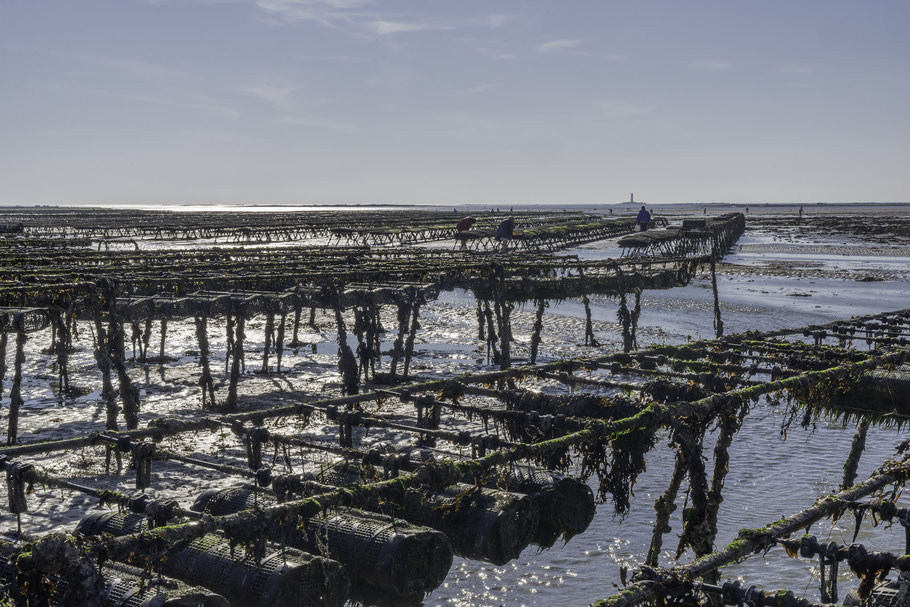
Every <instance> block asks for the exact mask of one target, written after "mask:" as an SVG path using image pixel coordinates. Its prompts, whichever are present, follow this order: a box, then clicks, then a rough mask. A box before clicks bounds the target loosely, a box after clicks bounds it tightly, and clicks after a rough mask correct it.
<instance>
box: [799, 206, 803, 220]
mask: <svg viewBox="0 0 910 607" xmlns="http://www.w3.org/2000/svg"><path fill="white" fill-rule="evenodd" d="M799 218H800V219H802V218H803V208H802V207H799Z"/></svg>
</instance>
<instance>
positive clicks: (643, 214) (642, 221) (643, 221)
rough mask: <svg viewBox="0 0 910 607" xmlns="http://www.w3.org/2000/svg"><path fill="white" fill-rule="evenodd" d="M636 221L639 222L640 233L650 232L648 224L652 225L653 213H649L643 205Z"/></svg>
mask: <svg viewBox="0 0 910 607" xmlns="http://www.w3.org/2000/svg"><path fill="white" fill-rule="evenodd" d="M635 221H637V222H638V229H639V231H641V232H646V231H647V230H648V224H649V223H651V213H649V212H648V209H646V208H645V205H641V210H640V211H639V212H638V217H636V218H635Z"/></svg>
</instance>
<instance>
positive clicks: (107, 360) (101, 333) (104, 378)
mask: <svg viewBox="0 0 910 607" xmlns="http://www.w3.org/2000/svg"><path fill="white" fill-rule="evenodd" d="M94 322H95V352H94V354H95V363H96V364H97V365H98V369H100V370H101V397H102V398H103V399H104V403H105V410H106V411H107V415H106V417H105V426H104V427H105V428H106V429H107V430H116V429H117V415H118V414H119V413H120V407H119V406H118V405H117V392H116V391H115V390H114V384H113V383H112V382H111V368H112V367H113V364H114V363H113V361H112V360H111V349H110V340H109V339H108V336H107V329H105V327H104V322H103V319H102V317H101V309H100V308H98V309H96V310H95V314H94Z"/></svg>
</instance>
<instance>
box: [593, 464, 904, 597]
mask: <svg viewBox="0 0 910 607" xmlns="http://www.w3.org/2000/svg"><path fill="white" fill-rule="evenodd" d="M908 478H910V463H908V462H907V461H906V460H905V461H902V462H900V463H889V464H885V466H883V467H882V468H880V469H879V470H877V471H876V472H875V473H873V474H872V476H870V477H869V478H868V479H867V480H866V481H864V482H862V483H860V484H858V485H854V486H853V487H850V488H849V489H847V490H845V491H841V492H840V493H837V494H833V495H825V496H823V497H820V498H819V499H817V500H816V501H815V504H814V505H813V506H811V507H810V508H807V509H805V510H802V511H800V512H798V513H796V514H793V515H791V516H788V517H786V518H783V519H781V520H779V521H776V522H774V523H772V524H770V525H768V526H767V527H760V528H757V529H743V530H741V531H740V532H739V533H738V534H737V536H736V539H734V540H733V541H732V542H730V543H729V544H727V545H726V546H725V547H724V548H722V549H720V550H718V551H716V552H712V553H711V554H707V555H705V556H702V557H701V558H699V559H697V560H695V561H694V562H692V563H690V564H688V565H681V566H678V567H672V568H669V569H659V570H656V571H654V572H653V573H650V574H644V575H643V576H642V577H643V579H640V580H636V581H633V583H632V584H630V585H628V586H627V587H626V588H624V589H623V590H621V591H620V592H618V593H616V594H614V595H613V596H611V597H609V598H607V599H603V600H599V601H596V602H594V603H593V604H592V607H635V606H638V605H642V604H653V602H654V601H659V600H661V598H662V597H665V596H667V595H668V594H671V593H673V592H674V591H675V590H677V589H679V588H680V587H681V586H684V585H685V584H687V583H688V581H689V580H694V579H697V578H702V577H705V576H706V575H709V574H711V573H712V572H716V571H717V570H718V569H720V568H721V567H725V566H727V565H730V564H732V563H736V562H739V561H741V560H743V559H745V558H747V557H748V556H749V555H751V554H755V553H757V552H760V551H762V550H764V549H766V548H769V547H771V546H773V545H774V544H775V543H776V542H777V540H779V539H780V538H784V537H788V536H790V535H792V534H793V533H796V532H797V531H799V530H800V529H805V528H807V527H809V526H810V525H812V524H813V523H815V522H817V521H819V520H821V519H823V518H826V517H829V516H831V515H834V514H837V513H839V512H841V511H842V510H843V509H844V507H845V505H846V503H848V502H853V501H856V500H858V499H859V498H861V497H865V496H867V495H871V494H872V493H875V492H876V491H879V490H880V489H883V488H885V487H888V486H889V485H893V484H900V483H904V482H905V481H906V480H907V479H908ZM633 580H634V578H633Z"/></svg>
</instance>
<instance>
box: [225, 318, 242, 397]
mask: <svg viewBox="0 0 910 607" xmlns="http://www.w3.org/2000/svg"><path fill="white" fill-rule="evenodd" d="M241 307H242V304H241V306H240V307H238V308H237V309H236V310H235V311H234V314H233V315H231V316H229V317H228V335H229V338H228V352H229V353H230V356H229V357H227V358H230V360H231V375H230V378H229V379H228V396H227V400H226V401H225V403H224V404H225V407H226V408H227V410H228V411H235V410H236V409H237V382H239V381H240V365H241V364H242V363H243V339H244V337H245V335H246V333H245V331H244V327H245V325H246V317H245V316H244V313H243V310H242V309H241ZM231 321H233V322H231ZM232 326H233V329H234V330H233V331H231V328H232Z"/></svg>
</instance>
